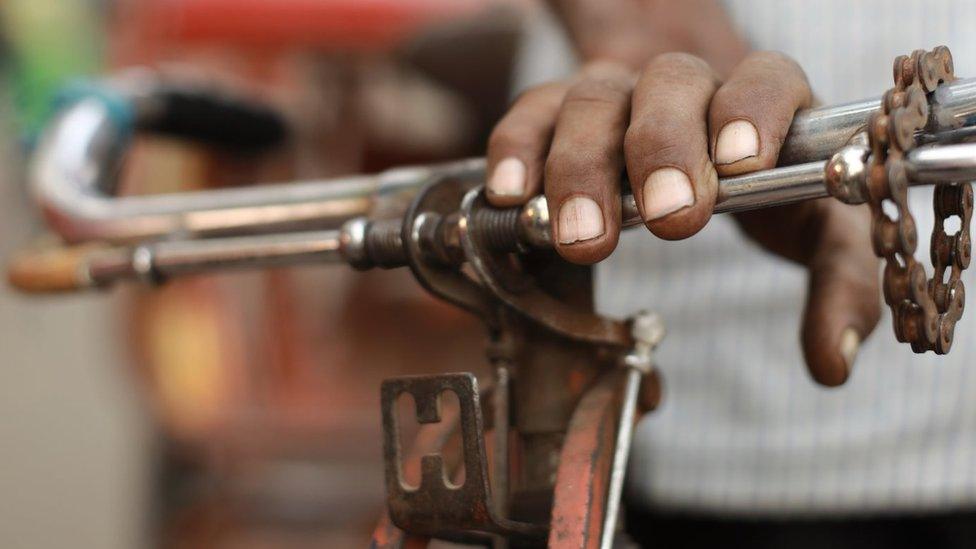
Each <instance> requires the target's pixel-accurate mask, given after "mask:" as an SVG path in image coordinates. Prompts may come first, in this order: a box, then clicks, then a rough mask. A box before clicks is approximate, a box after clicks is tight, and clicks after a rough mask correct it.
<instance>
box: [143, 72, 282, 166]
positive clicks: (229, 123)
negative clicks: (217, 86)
mask: <svg viewBox="0 0 976 549" xmlns="http://www.w3.org/2000/svg"><path fill="white" fill-rule="evenodd" d="M155 96H156V98H157V99H158V100H159V101H160V102H161V103H162V105H161V106H162V108H161V109H160V111H159V112H158V113H154V114H153V116H150V117H148V118H147V119H145V120H140V121H139V124H138V125H139V129H140V130H145V131H149V132H154V133H161V134H167V135H172V136H176V137H181V138H185V139H192V140H195V141H199V142H203V143H206V144H208V145H215V146H218V147H223V148H229V149H237V150H246V151H254V150H263V149H268V148H271V147H274V146H276V145H279V144H281V143H282V142H283V141H284V140H285V138H286V137H287V124H286V122H285V120H284V118H283V117H282V116H281V115H280V114H279V113H278V112H277V111H275V110H274V109H273V108H271V107H270V106H267V105H264V104H261V103H259V102H257V101H253V100H247V99H242V98H237V97H231V96H228V95H221V94H219V93H215V92H213V91H211V90H206V89H193V88H186V87H183V88H181V87H176V86H165V87H162V88H160V89H158V90H155Z"/></svg>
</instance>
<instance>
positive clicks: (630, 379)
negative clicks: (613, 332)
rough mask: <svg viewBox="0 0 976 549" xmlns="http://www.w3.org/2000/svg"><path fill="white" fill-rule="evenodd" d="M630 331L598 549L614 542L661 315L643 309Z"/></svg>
mask: <svg viewBox="0 0 976 549" xmlns="http://www.w3.org/2000/svg"><path fill="white" fill-rule="evenodd" d="M630 330H631V335H632V336H633V338H634V348H633V349H631V350H630V352H629V353H627V354H626V355H624V356H623V357H622V359H621V365H622V366H623V367H624V368H626V373H625V374H624V388H623V396H622V399H623V400H622V402H621V405H620V420H619V421H618V422H617V437H616V442H615V444H614V449H613V467H612V468H611V470H610V486H609V488H608V490H607V510H606V515H605V517H604V521H603V535H602V536H601V541H600V548H601V549H610V547H611V545H612V544H613V534H614V531H615V529H616V526H617V515H618V513H619V510H620V498H621V495H622V494H623V488H624V475H625V474H626V470H627V458H628V457H629V456H630V443H631V439H632V438H633V434H634V433H633V426H634V420H635V418H636V415H637V406H638V403H637V397H638V392H639V391H640V386H641V381H642V380H643V378H644V376H647V375H651V374H653V373H654V349H656V348H657V346H658V345H660V344H661V340H663V339H664V334H665V329H664V321H663V320H662V319H661V317H660V315H657V314H654V313H648V312H645V311H642V312H640V313H638V314H636V315H634V318H633V319H632V321H631V325H630Z"/></svg>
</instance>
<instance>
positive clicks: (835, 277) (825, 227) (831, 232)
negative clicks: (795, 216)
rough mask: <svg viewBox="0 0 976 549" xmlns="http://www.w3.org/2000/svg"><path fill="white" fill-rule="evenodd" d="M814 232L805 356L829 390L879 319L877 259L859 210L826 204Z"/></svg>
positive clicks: (803, 333)
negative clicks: (816, 237) (815, 242)
mask: <svg viewBox="0 0 976 549" xmlns="http://www.w3.org/2000/svg"><path fill="white" fill-rule="evenodd" d="M828 208H829V211H827V212H825V213H824V214H822V217H821V218H820V219H821V221H820V223H821V225H820V226H819V227H817V230H816V231H815V232H816V233H818V234H819V235H820V237H819V238H818V239H817V240H818V242H817V247H816V250H817V251H816V252H814V253H813V254H812V255H811V256H810V258H809V262H808V268H809V270H810V282H809V291H808V294H807V304H806V310H805V312H804V316H803V326H802V329H801V330H802V331H801V339H802V344H803V354H804V357H805V358H806V363H807V366H808V367H809V368H810V373H811V374H812V376H813V378H814V379H815V380H816V381H818V382H819V383H822V384H824V385H828V386H834V385H840V384H842V383H844V381H846V380H847V378H848V376H849V375H850V372H851V367H852V366H853V363H854V358H855V356H856V355H857V351H858V348H859V347H860V344H861V342H862V341H863V340H864V338H866V337H867V336H868V335H869V334H870V333H871V331H872V330H873V329H874V327H875V325H876V324H877V323H878V319H879V318H880V315H881V306H880V299H879V296H880V289H879V282H878V259H877V258H875V257H874V255H873V253H872V252H871V246H870V242H868V238H867V236H866V235H868V234H870V233H869V227H868V224H869V220H868V219H867V216H866V215H864V213H865V212H863V211H860V210H863V208H851V207H850V206H844V205H841V204H833V203H832V204H830V206H829V207H828Z"/></svg>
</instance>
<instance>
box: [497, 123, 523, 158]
mask: <svg viewBox="0 0 976 549" xmlns="http://www.w3.org/2000/svg"><path fill="white" fill-rule="evenodd" d="M531 146H532V139H531V134H530V132H529V129H528V128H526V127H524V126H522V125H521V124H520V123H518V122H508V123H504V122H503V123H501V124H499V125H498V126H496V127H495V129H494V130H492V132H491V135H490V136H489V137H488V150H489V151H498V152H503V151H512V150H519V149H528V148H530V147H531Z"/></svg>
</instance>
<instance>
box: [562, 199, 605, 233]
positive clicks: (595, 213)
mask: <svg viewBox="0 0 976 549" xmlns="http://www.w3.org/2000/svg"><path fill="white" fill-rule="evenodd" d="M558 230H559V243H560V244H572V243H573V242H580V241H583V240H590V239H591V238H596V237H598V236H600V235H602V234H603V231H604V228H603V212H602V211H601V210H600V206H599V205H597V203H596V202H594V201H593V199H591V198H587V197H585V196H574V197H572V198H570V199H569V200H567V201H565V202H563V205H562V207H560V208H559V227H558Z"/></svg>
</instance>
